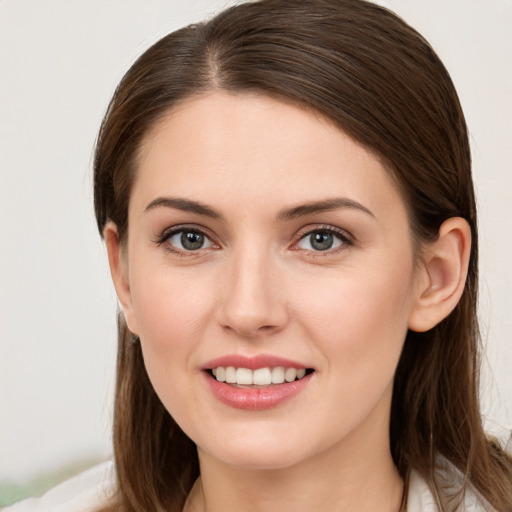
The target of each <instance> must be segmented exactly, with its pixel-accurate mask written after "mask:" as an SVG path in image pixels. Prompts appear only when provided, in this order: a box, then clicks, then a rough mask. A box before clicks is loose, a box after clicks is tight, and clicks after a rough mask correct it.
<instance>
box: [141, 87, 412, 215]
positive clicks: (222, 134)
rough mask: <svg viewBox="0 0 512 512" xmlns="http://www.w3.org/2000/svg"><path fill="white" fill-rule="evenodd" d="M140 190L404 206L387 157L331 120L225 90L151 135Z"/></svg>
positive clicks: (181, 109)
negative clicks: (342, 197)
mask: <svg viewBox="0 0 512 512" xmlns="http://www.w3.org/2000/svg"><path fill="white" fill-rule="evenodd" d="M133 192H134V195H137V196H139V197H141V196H143V197H144V199H145V200H146V201H150V200H151V198H154V197H156V196H158V195H162V194H171V195H180V196H183V195H184V196H187V197H190V196H192V197H191V198H192V199H198V200H199V199H200V200H204V199H205V197H207V198H208V199H209V200H214V199H215V200H219V201H223V200H225V199H227V198H228V197H229V198H230V200H231V201H233V200H234V199H235V198H238V199H239V201H249V202H250V204H263V203H265V204H266V206H267V207H272V205H273V204H275V207H276V208H277V207H278V206H281V205H282V204H283V203H295V202H305V201H313V200H322V199H325V198H326V197H328V196H332V195H339V194H343V195H350V196H353V199H355V200H358V201H361V202H362V201H366V202H370V203H375V204H377V203H379V204H381V206H382V207H385V204H386V203H390V202H393V203H396V202H397V201H398V202H400V203H402V201H401V198H400V197H399V194H398V191H397V188H396V186H395V185H394V183H393V180H392V178H391V177H390V173H389V172H388V171H387V170H386V169H385V167H384V166H383V164H382V163H381V161H380V159H379V158H377V157H376V156H375V155H373V154H372V153H371V152H370V151H368V150H367V149H366V148H364V147H363V146H361V145H360V144H359V143H357V142H355V141H354V140H353V139H352V138H350V137H349V136H348V135H347V134H346V133H344V132H343V131H342V130H341V129H339V128H338V127H336V126H335V125H334V123H332V122H331V121H329V120H328V119H326V118H324V117H323V116H321V115H320V114H318V113H316V112H312V111H311V110H308V109H305V108H301V107H299V106H296V105H292V104H290V103H286V102H283V101H279V100H276V99H273V98H269V97H266V96H262V95H252V94H251V95H249V94H237V95H234V94H229V93H225V92H211V93H208V94H205V95H202V96H197V97H193V98H191V99H188V100H186V101H184V102H182V103H181V104H179V105H178V106H177V107H175V108H173V109H172V110H171V111H170V112H169V113H167V114H166V115H165V116H164V117H163V118H162V119H161V120H160V121H159V122H158V123H157V124H156V125H155V126H154V127H153V128H152V129H151V130H150V131H149V132H148V134H147V135H146V137H145V139H144V142H143V145H142V148H141V151H140V153H139V159H138V166H137V176H136V180H135V185H134V191H133ZM195 196H201V197H195ZM134 199H135V198H134Z"/></svg>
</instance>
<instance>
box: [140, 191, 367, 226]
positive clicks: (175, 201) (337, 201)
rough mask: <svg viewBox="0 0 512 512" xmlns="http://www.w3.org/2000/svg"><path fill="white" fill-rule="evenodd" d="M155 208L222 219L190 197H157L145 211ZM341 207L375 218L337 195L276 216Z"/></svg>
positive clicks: (304, 214) (293, 216)
mask: <svg viewBox="0 0 512 512" xmlns="http://www.w3.org/2000/svg"><path fill="white" fill-rule="evenodd" d="M155 208H174V209H176V210H181V211H184V212H191V213H197V214H199V215H204V216H205V217H210V218H212V219H215V220H220V221H223V220H224V217H223V215H222V214H221V213H220V212H218V211H216V210H214V209H213V208H211V207H210V206H207V205H206V204H204V203H201V202H199V201H192V200H190V199H183V198H179V197H157V198H156V199H154V200H153V201H151V202H150V203H149V204H148V205H147V206H146V209H145V211H146V212H148V211H150V210H153V209H155ZM342 208H349V209H355V210H359V211H361V212H364V213H366V214H368V215H370V216H372V217H374V218H375V215H374V214H373V213H372V212H371V211H370V210H369V209H368V208H366V206H363V205H362V204H361V203H359V202H357V201H354V200H353V199H349V198H347V197H337V198H333V199H326V200H324V201H314V202H311V203H306V204H301V205H299V206H294V207H293V208H287V209H286V210H283V211H281V212H279V214H278V216H277V218H278V220H280V221H287V220H293V219H297V218H300V217H307V216H308V215H314V214H316V213H322V212H328V211H333V210H339V209H342Z"/></svg>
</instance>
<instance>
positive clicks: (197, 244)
mask: <svg viewBox="0 0 512 512" xmlns="http://www.w3.org/2000/svg"><path fill="white" fill-rule="evenodd" d="M164 241H165V242H167V243H168V244H169V245H171V246H172V247H173V248H175V249H178V250H180V251H198V250H200V249H207V248H209V247H213V245H214V244H213V242H212V241H211V240H210V239H209V238H208V237H207V236H206V235H205V234H204V233H202V232H201V231H198V230H195V229H180V230H179V231H173V232H172V233H170V234H168V235H166V237H165V240H164Z"/></svg>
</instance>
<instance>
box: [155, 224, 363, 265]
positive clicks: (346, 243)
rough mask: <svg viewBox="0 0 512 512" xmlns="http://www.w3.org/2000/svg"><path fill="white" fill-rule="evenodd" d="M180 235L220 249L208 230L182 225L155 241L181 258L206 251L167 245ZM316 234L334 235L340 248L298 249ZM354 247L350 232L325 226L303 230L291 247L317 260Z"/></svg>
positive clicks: (165, 232) (169, 230)
mask: <svg viewBox="0 0 512 512" xmlns="http://www.w3.org/2000/svg"><path fill="white" fill-rule="evenodd" d="M180 233H194V234H197V235H201V236H204V237H205V238H206V239H207V240H209V242H210V243H211V244H212V247H213V248H215V249H218V248H220V245H219V244H217V243H216V242H214V241H213V237H212V236H211V235H210V234H209V232H208V230H206V229H205V228H203V227H198V226H187V225H181V226H174V227H172V228H170V229H167V230H165V231H164V232H163V233H162V234H161V235H160V236H158V237H157V238H156V240H155V243H156V244H157V245H158V246H162V245H164V244H165V250H166V251H168V252H170V253H172V254H174V255H177V256H179V257H182V258H185V257H187V256H188V257H190V256H194V255H197V254H198V252H199V251H201V250H203V249H205V248H204V247H200V248H199V249H197V250H184V249H178V248H176V247H174V246H173V245H171V244H170V243H167V242H168V241H169V239H171V238H172V237H173V236H175V235H178V234H180ZM315 233H322V234H328V235H332V236H333V237H334V238H336V239H337V240H338V242H339V243H340V245H339V246H338V247H335V248H334V249H331V248H328V249H326V250H318V251H315V250H311V249H303V248H300V247H296V246H297V245H298V244H299V243H300V242H301V241H302V240H305V239H306V238H307V237H308V236H311V235H313V234H315ZM352 245H354V240H353V237H352V235H350V234H349V233H348V232H346V231H344V230H341V229H339V228H336V227H334V226H330V225H323V226H315V227H314V228H312V227H306V228H303V229H302V230H301V231H300V232H299V233H298V234H297V236H296V237H295V241H294V242H293V244H292V246H291V247H290V248H291V249H292V250H295V251H301V252H304V253H308V255H309V256H310V257H313V258H317V257H322V256H327V255H332V254H333V253H337V252H339V251H342V250H344V249H346V248H348V247H350V246H352Z"/></svg>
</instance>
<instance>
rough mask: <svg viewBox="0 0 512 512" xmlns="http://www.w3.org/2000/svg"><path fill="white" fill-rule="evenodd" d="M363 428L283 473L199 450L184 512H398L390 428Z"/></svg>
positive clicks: (398, 493)
mask: <svg viewBox="0 0 512 512" xmlns="http://www.w3.org/2000/svg"><path fill="white" fill-rule="evenodd" d="M382 427H384V428H382ZM364 430H366V429H363V432H361V431H359V432H357V433H353V435H350V436H348V437H347V438H345V439H343V440H342V441H340V443H339V444H338V445H336V446H334V447H330V448H329V449H328V450H325V451H323V452H321V453H319V454H316V455H315V456H314V457H310V458H308V459H307V460H303V461H301V462H300V463H298V464H295V465H293V466H290V467H285V468H279V469H247V468H240V467H235V466H230V465H228V464H225V463H223V462H222V461H219V460H218V459H215V458H213V457H211V456H210V455H209V454H208V453H205V452H204V451H202V450H200V449H199V450H198V454H199V461H200V468H201V477H200V478H199V479H198V481H197V482H196V484H195V485H194V488H193V490H192V492H191V494H190V497H189V500H188V503H187V506H186V507H185V512H225V511H226V510H237V511H240V512H287V511H300V512H303V511H312V510H328V511H329V512H341V511H346V510H357V511H359V512H366V511H368V512H370V511H372V512H373V511H375V510H379V511H381V512H397V511H398V510H399V509H400V505H401V501H402V493H403V482H402V479H401V478H400V475H399V474H398V471H397V470H396V467H395V466H394V463H393V460H392V457H391V453H390V449H389V434H388V428H387V424H384V425H375V424H374V425H370V431H371V432H370V431H366V432H365V431H364ZM376 430H377V431H378V432H376ZM377 434H378V435H377ZM370 440H371V441H370Z"/></svg>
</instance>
